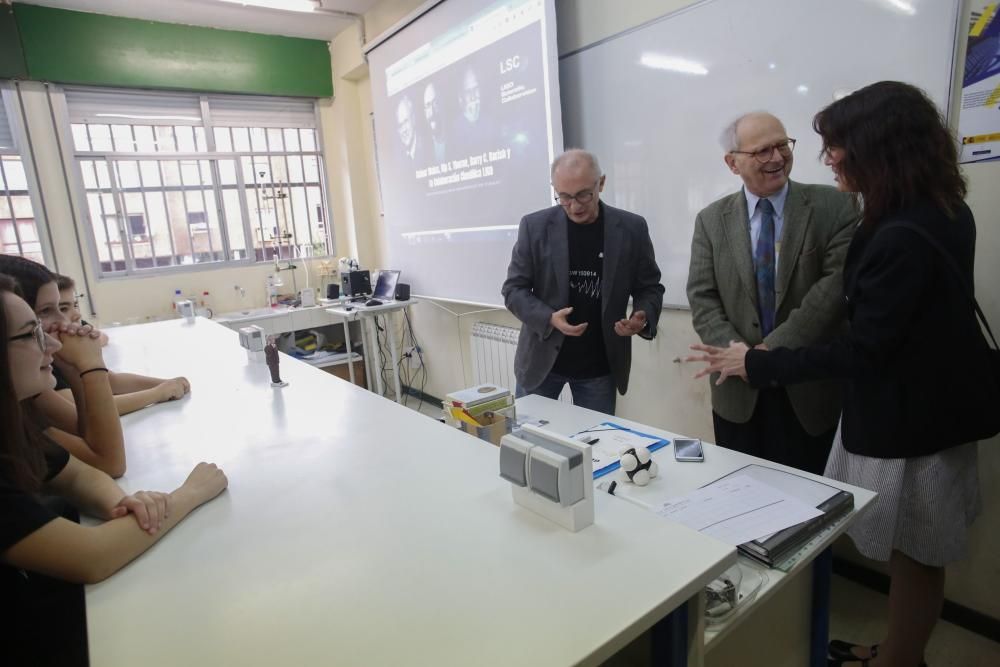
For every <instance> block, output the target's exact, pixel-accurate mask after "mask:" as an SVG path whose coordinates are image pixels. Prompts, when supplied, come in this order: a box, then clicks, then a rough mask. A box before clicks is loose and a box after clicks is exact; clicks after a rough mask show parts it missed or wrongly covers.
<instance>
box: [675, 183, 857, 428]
mask: <svg viewBox="0 0 1000 667" xmlns="http://www.w3.org/2000/svg"><path fill="white" fill-rule="evenodd" d="M783 215H784V226H783V228H782V234H781V239H780V244H781V245H780V246H779V251H778V255H779V257H778V267H777V275H776V276H775V297H776V300H775V307H776V308H777V312H776V313H775V328H774V331H772V332H771V333H770V334H769V335H768V336H767V337H766V338H762V337H761V333H760V323H759V316H758V314H757V279H756V276H755V273H754V267H753V253H752V250H751V242H750V225H749V222H748V221H749V215H748V213H747V202H746V195H744V194H743V190H742V189H741V190H739V191H738V192H736V193H734V194H732V195H729V196H727V197H723V198H722V199H719V200H718V201H715V202H713V203H712V204H710V205H708V206H707V207H706V208H705V209H703V210H702V211H701V213H699V214H698V218H697V220H696V221H695V228H694V238H693V240H692V242H691V268H690V271H689V273H688V285H687V294H688V301H689V303H690V304H691V315H692V318H693V320H694V329H695V331H696V332H697V333H698V335H699V336H700V337H701V340H702V342H703V343H706V344H708V345H720V346H726V345H728V344H729V341H731V340H739V341H743V342H744V343H746V344H747V345H749V346H751V347H753V346H755V345H757V344H759V343H765V344H766V345H767V346H768V348H771V349H774V348H778V347H788V348H796V347H802V346H804V345H810V344H813V343H818V342H823V341H825V340H829V339H830V338H832V337H834V336H836V335H837V334H838V333H843V331H844V328H845V327H846V326H847V325H846V312H845V309H844V296H843V276H842V269H843V266H844V258H845V256H846V255H847V248H848V245H850V241H851V236H852V235H853V234H854V228H855V226H856V223H857V221H858V212H857V210H856V207H855V206H854V202H853V200H852V199H851V197H850V195H847V194H844V193H841V192H838V191H837V190H836V189H834V188H831V187H829V186H825V185H803V184H801V183H796V182H794V181H792V182H790V183H789V188H788V196H787V198H786V199H785V209H784V211H783ZM716 379H717V376H715V375H713V376H712V377H711V386H712V409H713V410H715V412H716V413H718V414H719V416H720V417H722V418H723V419H726V420H728V421H731V422H735V423H740V424H742V423H745V422H747V421H748V420H749V419H750V417H751V416H752V415H753V411H754V407H755V405H756V403H757V390H756V389H754V388H753V387H751V386H750V385H748V384H747V383H746V382H743V381H741V380H739V379H735V380H734V379H730V380H727V381H726V382H724V383H723V384H722V385H721V386H716V385H715V380H716ZM841 390H842V387H841V385H840V383H839V381H822V382H810V383H806V384H799V385H792V386H789V387H788V388H787V391H788V398H789V400H790V402H791V404H792V408H793V409H794V410H795V415H796V416H797V417H798V419H799V422H800V423H801V424H802V427H803V428H804V429H805V430H806V432H808V433H810V434H811V435H819V434H820V433H822V432H823V431H826V430H829V429H831V428H833V426H835V425H836V423H837V419H838V418H839V417H840V411H841V402H842V391H841Z"/></svg>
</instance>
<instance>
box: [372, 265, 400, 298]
mask: <svg viewBox="0 0 1000 667" xmlns="http://www.w3.org/2000/svg"><path fill="white" fill-rule="evenodd" d="M397 282H399V271H390V270H382V271H379V272H378V281H377V282H376V283H375V291H374V292H372V298H373V299H379V300H381V301H395V300H396V283H397Z"/></svg>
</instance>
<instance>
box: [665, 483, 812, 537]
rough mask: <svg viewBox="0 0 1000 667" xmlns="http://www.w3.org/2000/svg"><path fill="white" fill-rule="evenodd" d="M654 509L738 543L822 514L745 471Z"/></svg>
mask: <svg viewBox="0 0 1000 667" xmlns="http://www.w3.org/2000/svg"><path fill="white" fill-rule="evenodd" d="M656 513H657V514H659V515H660V516H662V517H663V518H665V519H669V520H671V521H677V522H679V523H682V524H684V525H685V526H687V527H689V528H694V529H695V530H697V531H699V532H702V533H705V534H706V535H711V536H712V537H714V538H716V539H717V540H721V541H722V542H725V543H726V544H731V545H733V546H738V545H740V544H743V543H744V542H751V541H753V540H756V539H758V538H760V537H763V536H765V535H770V534H772V533H776V532H778V531H779V530H784V529H785V528H788V527H790V526H794V525H796V524H799V523H802V522H803V521H808V520H809V519H813V518H815V517H818V516H820V515H821V514H822V512H821V511H819V510H818V509H816V508H815V507H810V506H809V505H807V504H805V503H803V502H802V501H800V500H798V499H796V498H793V497H792V496H789V495H788V494H786V493H783V492H781V491H779V490H778V489H775V488H774V487H772V486H769V485H767V484H764V483H762V482H759V481H757V480H755V479H753V478H751V477H749V476H747V475H735V476H732V477H726V478H723V479H721V480H719V481H718V482H715V483H714V484H710V485H709V486H707V487H704V488H701V489H698V490H697V491H694V492H692V493H689V494H687V495H685V496H680V497H679V498H673V499H671V500H668V501H667V502H665V503H663V506H662V507H660V508H659V509H658V510H656Z"/></svg>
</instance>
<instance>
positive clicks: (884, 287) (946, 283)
mask: <svg viewBox="0 0 1000 667" xmlns="http://www.w3.org/2000/svg"><path fill="white" fill-rule="evenodd" d="M904 221H905V222H907V223H910V224H913V225H916V226H918V227H921V228H923V229H924V230H926V231H927V232H928V233H929V234H930V235H931V236H932V237H933V238H934V239H935V240H937V242H938V243H940V244H941V245H942V246H943V247H944V248H945V250H947V251H948V253H949V254H950V256H951V257H952V258H953V259H954V260H955V262H956V263H957V264H958V266H959V267H960V269H961V271H962V273H963V282H964V283H965V285H961V284H959V281H958V279H957V277H956V276H955V275H954V272H953V270H952V269H951V268H950V267H949V266H948V265H947V264H946V263H945V260H944V258H942V257H941V256H940V253H939V251H938V250H937V249H935V248H934V247H933V246H932V245H930V243H928V242H927V240H926V239H924V238H922V237H921V236H920V235H919V234H918V233H916V232H914V231H912V230H909V229H905V228H899V227H890V226H889V225H890V223H893V222H904ZM975 248H976V226H975V220H974V219H973V216H972V212H971V211H970V210H969V208H968V207H967V206H965V205H964V204H962V205H961V207H960V208H959V210H958V211H957V212H956V215H955V217H954V219H951V218H949V217H948V215H946V214H945V213H944V212H943V211H941V210H939V209H937V208H936V207H934V206H933V205H931V204H929V203H925V204H924V205H922V206H916V207H913V208H911V209H909V210H906V211H900V212H898V213H897V214H895V215H892V216H889V217H888V218H887V219H886V220H884V221H881V222H880V223H877V224H876V225H874V226H873V228H866V227H862V228H859V229H858V231H857V233H856V234H855V235H854V238H853V240H852V242H851V246H850V249H849V250H848V253H847V259H846V261H845V264H844V293H845V298H846V305H847V311H848V319H849V322H850V326H851V330H850V334H848V335H846V336H844V337H841V338H839V339H836V340H834V341H832V342H830V343H826V344H823V345H814V346H810V347H805V348H800V349H796V350H789V349H777V350H774V351H772V352H763V351H757V350H751V351H750V352H749V353H748V354H747V357H746V367H747V374H748V377H749V379H750V383H751V384H752V385H754V386H756V387H765V386H778V385H786V384H794V383H796V382H806V381H809V380H816V379H821V378H830V377H841V378H847V379H848V380H849V382H847V383H846V385H845V396H844V412H843V417H842V438H843V444H844V448H845V449H846V450H847V451H849V452H852V453H855V454H861V455H865V456H872V457H877V458H907V457H916V456H926V455H929V454H933V453H935V452H938V451H941V450H943V449H946V448H948V447H953V446H955V445H959V444H964V442H967V441H968V438H967V437H965V436H963V434H962V429H963V427H964V426H963V425H964V424H966V423H970V422H971V421H972V420H974V419H978V417H979V416H980V415H981V414H982V411H983V410H993V411H995V410H996V409H997V407H996V406H997V404H998V403H997V402H998V400H1000V393H998V392H1000V388H998V387H997V386H996V383H995V382H994V381H993V380H992V379H991V378H990V376H989V371H988V370H987V368H986V367H985V364H983V363H982V362H983V360H984V359H985V355H986V352H985V349H986V341H985V339H984V338H983V335H982V332H981V330H980V328H979V324H978V322H977V321H976V316H975V312H974V310H973V307H972V302H971V299H970V295H969V293H968V292H969V289H968V287H967V286H971V285H972V276H973V260H974V256H975Z"/></svg>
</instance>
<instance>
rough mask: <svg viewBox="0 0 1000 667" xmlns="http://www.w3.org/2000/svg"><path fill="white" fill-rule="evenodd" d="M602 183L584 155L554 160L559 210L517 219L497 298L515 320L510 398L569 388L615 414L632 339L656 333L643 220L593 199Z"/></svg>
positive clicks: (655, 282)
mask: <svg viewBox="0 0 1000 667" xmlns="http://www.w3.org/2000/svg"><path fill="white" fill-rule="evenodd" d="M604 180H605V177H604V174H603V173H602V172H601V167H600V164H598V161H597V157H596V156H594V155H593V154H591V153H588V152H586V151H582V150H570V151H566V152H565V153H563V154H562V155H560V156H559V157H557V158H556V159H555V161H554V162H553V163H552V187H553V189H554V190H555V200H556V203H557V205H556V206H553V207H551V208H547V209H543V210H541V211H536V212H535V213H531V214H529V215H526V216H525V217H524V218H523V219H522V220H521V225H520V229H519V230H518V236H517V243H516V244H515V245H514V250H513V252H512V254H511V260H510V267H509V268H508V269H507V280H506V281H505V282H504V284H503V288H502V290H501V291H502V293H503V296H504V300H505V303H506V304H507V308H508V309H509V310H510V311H511V312H512V313H514V315H515V316H516V317H517V318H518V319H519V320H521V322H522V323H523V326H522V327H521V335H520V338H519V339H518V343H517V354H516V355H515V360H514V372H515V375H516V377H517V383H518V386H517V388H516V389H517V395H518V396H523V395H525V394H529V393H531V394H540V395H542V396H547V397H549V398H557V397H558V396H559V394H560V393H561V392H562V390H563V387H564V386H565V385H566V384H569V386H570V391H571V392H572V394H573V402H574V403H575V404H577V405H580V406H583V407H585V408H590V409H591V410H597V411H598V412H604V413H606V414H609V415H613V414H614V412H615V402H616V399H617V393H616V392H621V393H622V394H624V393H625V392H626V391H627V390H628V378H629V369H630V366H631V363H632V347H631V345H632V341H631V337H632V336H634V335H636V334H638V335H639V336H641V337H643V338H646V339H651V338H653V337H654V336H655V335H656V323H657V321H658V320H659V317H660V309H661V308H662V305H663V285H661V284H660V269H659V267H658V266H657V265H656V258H655V257H654V255H653V243H652V241H651V240H650V238H649V230H648V228H647V227H646V221H645V220H644V219H643V218H641V217H640V216H638V215H635V214H633V213H629V212H627V211H622V210H619V209H616V208H613V207H611V206H607V205H606V204H604V203H603V202H601V191H602V190H603V189H604ZM630 297H631V299H632V312H631V314H630V315H628V316H626V310H627V308H628V301H629V298H630Z"/></svg>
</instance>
